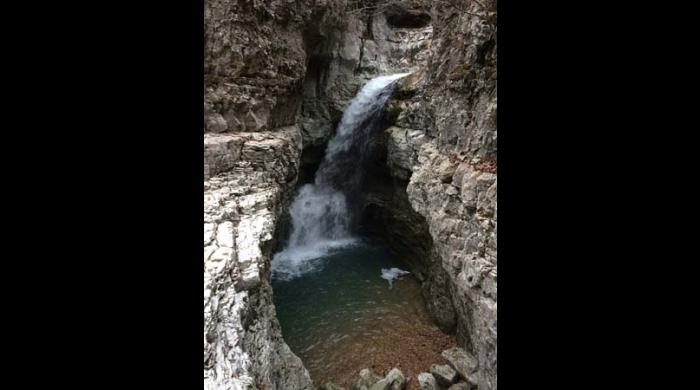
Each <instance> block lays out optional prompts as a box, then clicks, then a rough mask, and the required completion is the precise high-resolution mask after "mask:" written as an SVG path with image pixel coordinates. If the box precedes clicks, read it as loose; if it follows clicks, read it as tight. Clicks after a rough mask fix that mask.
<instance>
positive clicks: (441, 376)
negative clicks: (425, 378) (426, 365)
mask: <svg viewBox="0 0 700 390" xmlns="http://www.w3.org/2000/svg"><path fill="white" fill-rule="evenodd" d="M430 373H431V374H433V376H434V377H435V380H437V382H438V384H439V385H440V386H443V387H449V386H451V385H452V384H453V383H455V382H457V379H458V376H457V371H455V370H454V369H453V368H452V367H450V366H448V365H447V364H442V365H438V364H433V365H432V366H431V367H430Z"/></svg>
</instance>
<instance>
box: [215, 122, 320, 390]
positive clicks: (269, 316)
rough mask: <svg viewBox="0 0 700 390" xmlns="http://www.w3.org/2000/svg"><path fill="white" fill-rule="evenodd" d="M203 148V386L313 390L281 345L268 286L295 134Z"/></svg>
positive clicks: (238, 138)
mask: <svg viewBox="0 0 700 390" xmlns="http://www.w3.org/2000/svg"><path fill="white" fill-rule="evenodd" d="M206 145H209V146H212V147H210V148H208V149H206V150H207V152H206V153H205V156H208V160H205V176H206V177H207V180H205V182H204V330H205V332H204V388H205V389H259V388H267V389H312V388H313V386H312V383H311V379H310V378H309V374H308V372H307V370H306V369H305V368H304V366H303V365H302V363H301V360H299V358H298V357H296V356H295V355H294V354H293V353H292V352H291V351H290V349H289V347H288V346H287V344H286V343H285V342H284V340H283V339H282V334H281V331H280V327H279V323H278V322H277V318H276V314H275V307H274V304H273V302H272V288H271V286H270V281H269V280H270V279H269V268H270V267H269V256H270V247H271V241H272V238H273V233H274V229H275V223H276V220H277V218H278V216H279V214H280V212H281V205H282V204H283V203H284V198H285V197H286V196H287V195H288V194H289V190H290V189H291V188H292V187H293V185H294V183H295V180H296V172H297V169H298V164H299V155H300V150H301V133H300V131H299V129H298V128H297V127H296V126H290V127H286V128H281V129H276V130H275V131H271V132H265V133H242V134H239V135H212V136H211V137H207V138H206V139H205V146H206ZM232 150H235V151H236V153H231V151H232ZM206 161H212V162H213V163H210V164H209V165H208V168H207V164H206ZM221 161H224V162H225V163H219V162H221Z"/></svg>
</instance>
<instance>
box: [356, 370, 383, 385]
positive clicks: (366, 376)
mask: <svg viewBox="0 0 700 390" xmlns="http://www.w3.org/2000/svg"><path fill="white" fill-rule="evenodd" d="M381 379H382V377H380V376H379V375H376V374H375V373H373V372H372V371H370V370H369V369H367V368H363V369H362V370H360V379H359V380H358V381H357V382H356V383H355V384H354V385H353V386H352V390H368V389H369V388H370V387H372V385H373V384H375V383H377V382H379V381H380V380H381Z"/></svg>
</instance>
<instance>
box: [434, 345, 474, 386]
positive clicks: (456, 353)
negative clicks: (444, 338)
mask: <svg viewBox="0 0 700 390" xmlns="http://www.w3.org/2000/svg"><path fill="white" fill-rule="evenodd" d="M442 357H444V358H445V359H446V360H447V362H448V363H449V365H450V366H452V368H454V369H455V370H456V371H457V373H459V375H460V376H461V377H462V378H464V379H467V380H469V379H470V378H471V377H472V376H473V374H474V373H475V372H476V370H477V368H478V365H479V364H478V362H477V360H476V358H475V357H474V356H472V355H471V354H469V353H468V352H467V351H465V350H464V349H462V348H459V347H454V348H450V349H447V350H444V351H442Z"/></svg>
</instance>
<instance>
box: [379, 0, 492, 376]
mask: <svg viewBox="0 0 700 390" xmlns="http://www.w3.org/2000/svg"><path fill="white" fill-rule="evenodd" d="M432 17H433V41H432V50H433V52H432V53H431V56H430V58H429V60H428V65H427V66H426V67H425V68H424V69H422V70H421V71H419V72H417V73H415V74H414V75H412V76H411V77H409V78H406V79H405V80H404V82H403V83H402V84H401V85H400V87H399V88H397V90H396V91H395V99H394V101H393V102H392V103H391V104H392V108H391V110H392V111H393V115H394V118H393V122H394V126H393V127H391V128H389V129H388V130H387V138H388V165H389V167H390V169H391V171H392V175H393V176H394V177H396V178H398V179H406V178H408V177H410V179H409V182H408V184H407V186H406V193H407V194H408V200H409V202H410V204H411V206H412V208H413V209H414V210H415V211H416V212H418V213H419V214H420V215H421V216H423V217H424V218H425V220H426V222H427V226H428V230H429V232H430V237H431V239H432V242H433V245H434V249H435V251H436V252H437V254H438V257H439V260H440V262H441V265H442V269H443V270H444V271H445V273H446V274H447V276H448V278H449V280H450V283H449V290H450V296H451V298H452V302H453V306H454V309H455V311H456V314H457V322H458V325H457V332H458V337H459V340H460V343H461V344H462V345H463V346H464V347H466V349H467V350H468V351H469V352H471V353H473V354H474V355H475V356H476V357H477V358H478V362H479V371H478V380H477V382H478V384H479V388H480V389H495V388H496V387H497V379H496V373H497V359H496V350H497V347H496V344H497V343H496V341H497V326H496V324H497V314H496V312H497V245H496V237H497V234H496V232H497V229H496V226H497V202H496V194H497V175H496V164H497V159H496V156H497V148H496V134H497V130H496V106H497V103H496V101H497V100H496V60H497V57H496V2H495V1H479V2H476V1H470V2H467V1H444V2H436V3H435V5H434V7H433V9H432Z"/></svg>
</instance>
